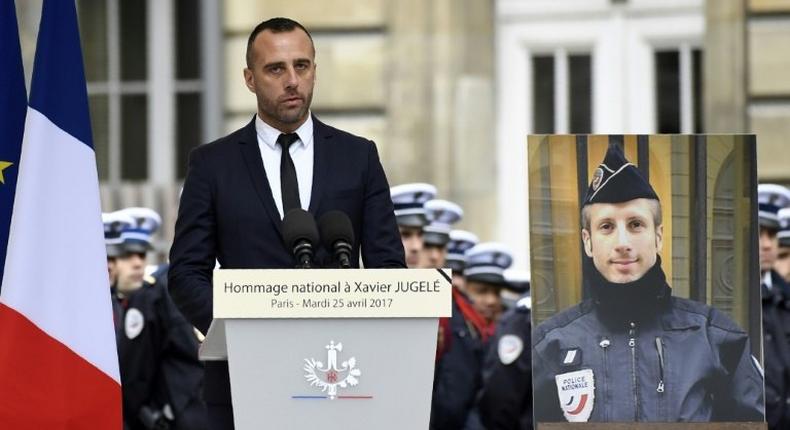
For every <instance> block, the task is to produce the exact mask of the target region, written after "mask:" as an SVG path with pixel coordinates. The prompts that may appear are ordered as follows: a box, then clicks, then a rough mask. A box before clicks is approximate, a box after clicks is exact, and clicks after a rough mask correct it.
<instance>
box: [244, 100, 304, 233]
mask: <svg viewBox="0 0 790 430" xmlns="http://www.w3.org/2000/svg"><path fill="white" fill-rule="evenodd" d="M255 131H256V133H257V135H258V147H259V148H260V150H261V158H262V159H263V168H264V169H265V170H266V179H268V180H269V188H271V190H272V197H273V198H274V204H275V205H277V210H278V211H279V212H280V218H283V216H284V214H283V196H282V189H281V187H280V157H281V154H282V148H281V147H280V145H278V144H277V138H278V137H279V136H280V135H281V134H282V132H281V131H280V130H277V129H276V128H274V127H272V126H270V125H269V124H266V123H265V122H263V120H261V118H260V117H258V116H257V115H256V116H255ZM294 133H296V134H297V135H298V136H299V140H297V141H296V142H294V143H293V144H291V147H290V148H289V151H288V152H290V154H291V159H292V160H293V162H294V167H295V168H296V181H297V182H298V183H299V203H300V204H301V206H302V209H304V210H307V208H308V207H310V195H311V194H312V190H313V150H314V148H315V147H314V146H313V117H312V115H310V113H309V112H308V113H307V120H306V121H305V122H304V124H302V125H301V126H299V128H297V129H296V131H294Z"/></svg>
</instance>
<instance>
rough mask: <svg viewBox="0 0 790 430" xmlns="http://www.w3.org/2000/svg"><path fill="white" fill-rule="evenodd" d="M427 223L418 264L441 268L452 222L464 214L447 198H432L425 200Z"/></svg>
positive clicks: (445, 255) (445, 254)
mask: <svg viewBox="0 0 790 430" xmlns="http://www.w3.org/2000/svg"><path fill="white" fill-rule="evenodd" d="M425 212H426V214H427V216H428V221H429V224H428V225H426V226H425V227H424V228H423V233H422V240H423V245H422V252H421V253H420V266H421V267H424V268H427V269H441V268H443V267H445V262H446V261H447V244H448V242H450V231H452V228H453V224H455V223H457V222H459V221H460V220H461V218H463V216H464V210H463V209H461V207H460V206H458V205H457V204H455V203H453V202H449V201H447V200H440V199H433V200H428V201H427V202H425Z"/></svg>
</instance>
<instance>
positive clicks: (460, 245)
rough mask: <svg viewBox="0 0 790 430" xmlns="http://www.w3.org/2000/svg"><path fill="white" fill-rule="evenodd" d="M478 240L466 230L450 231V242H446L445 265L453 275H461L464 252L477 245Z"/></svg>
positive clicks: (464, 258) (464, 264) (464, 259)
mask: <svg viewBox="0 0 790 430" xmlns="http://www.w3.org/2000/svg"><path fill="white" fill-rule="evenodd" d="M478 242H480V240H479V239H478V238H477V236H476V235H475V234H474V233H471V232H468V231H466V230H452V231H450V241H449V242H447V259H446V265H447V267H449V268H450V269H452V270H453V273H458V274H461V273H463V271H464V268H465V267H466V256H465V255H464V254H465V253H466V251H468V250H469V249H471V248H472V247H473V246H475V245H477V244H478Z"/></svg>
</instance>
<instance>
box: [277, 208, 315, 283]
mask: <svg viewBox="0 0 790 430" xmlns="http://www.w3.org/2000/svg"><path fill="white" fill-rule="evenodd" d="M282 228H283V242H284V243H285V247H286V248H288V249H289V250H290V251H291V252H292V253H293V255H294V257H296V268H297V269H310V268H312V265H313V253H314V250H315V248H316V245H317V243H318V228H317V227H316V225H315V219H314V218H313V215H312V214H310V212H307V211H306V210H304V209H299V208H295V209H291V210H290V211H288V213H287V214H285V217H284V218H283V225H282Z"/></svg>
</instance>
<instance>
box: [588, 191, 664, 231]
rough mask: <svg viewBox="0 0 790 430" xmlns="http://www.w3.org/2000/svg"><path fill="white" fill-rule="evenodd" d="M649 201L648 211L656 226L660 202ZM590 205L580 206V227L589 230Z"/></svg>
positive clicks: (658, 220)
mask: <svg viewBox="0 0 790 430" xmlns="http://www.w3.org/2000/svg"><path fill="white" fill-rule="evenodd" d="M647 201H648V202H649V203H650V211H651V212H653V225H654V226H656V227H658V226H660V225H661V222H662V221H661V202H660V201H658V200H655V199H647ZM591 206H592V205H585V206H584V207H583V208H582V219H581V221H582V228H583V229H585V230H587V231H590V222H591V219H590V217H591V215H590V207H591Z"/></svg>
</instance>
